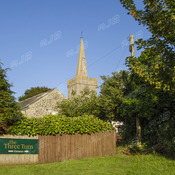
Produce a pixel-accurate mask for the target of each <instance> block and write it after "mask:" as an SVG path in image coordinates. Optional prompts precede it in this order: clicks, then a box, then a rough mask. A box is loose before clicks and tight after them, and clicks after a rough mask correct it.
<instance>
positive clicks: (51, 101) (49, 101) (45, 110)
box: [20, 88, 66, 118]
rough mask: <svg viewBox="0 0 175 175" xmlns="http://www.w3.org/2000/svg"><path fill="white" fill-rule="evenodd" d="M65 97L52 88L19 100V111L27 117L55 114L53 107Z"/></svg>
mask: <svg viewBox="0 0 175 175" xmlns="http://www.w3.org/2000/svg"><path fill="white" fill-rule="evenodd" d="M64 99H66V97H65V96H64V95H63V94H62V93H61V92H60V91H59V90H58V89H57V88H55V89H53V90H50V91H47V92H44V93H42V94H39V95H36V96H34V97H31V98H28V99H26V100H24V101H21V106H20V107H21V112H22V113H23V114H24V115H25V116H27V117H30V118H31V117H35V118H38V117H43V116H45V115H47V114H53V115H55V114H57V110H56V109H55V107H56V105H57V103H58V102H61V101H62V100H64Z"/></svg>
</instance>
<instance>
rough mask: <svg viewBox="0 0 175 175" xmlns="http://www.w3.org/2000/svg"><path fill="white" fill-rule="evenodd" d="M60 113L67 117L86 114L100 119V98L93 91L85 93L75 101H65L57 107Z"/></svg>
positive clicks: (75, 98) (74, 99)
mask: <svg viewBox="0 0 175 175" xmlns="http://www.w3.org/2000/svg"><path fill="white" fill-rule="evenodd" d="M57 108H58V112H59V114H61V115H66V116H67V117H76V116H82V115H84V114H87V115H94V116H97V117H99V113H100V106H99V100H98V96H97V95H96V94H95V93H94V92H93V91H83V92H82V94H81V95H79V96H77V97H74V98H73V99H65V100H63V101H62V102H61V103H59V104H58V106H57Z"/></svg>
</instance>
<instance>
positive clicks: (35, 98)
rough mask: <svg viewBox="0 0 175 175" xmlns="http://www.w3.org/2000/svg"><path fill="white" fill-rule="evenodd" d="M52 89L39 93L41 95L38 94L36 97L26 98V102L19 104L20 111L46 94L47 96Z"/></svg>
mask: <svg viewBox="0 0 175 175" xmlns="http://www.w3.org/2000/svg"><path fill="white" fill-rule="evenodd" d="M53 90H54V89H52V90H49V91H47V92H44V93H41V94H38V95H35V96H33V97H31V98H28V99H26V100H23V101H21V102H20V109H24V108H26V107H28V106H29V105H31V104H32V103H34V102H36V101H38V100H40V99H41V98H43V97H44V96H46V95H47V94H49V93H50V92H51V91H53Z"/></svg>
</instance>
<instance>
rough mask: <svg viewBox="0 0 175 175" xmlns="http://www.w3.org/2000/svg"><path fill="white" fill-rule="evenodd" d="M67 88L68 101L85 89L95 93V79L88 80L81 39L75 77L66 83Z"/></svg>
mask: <svg viewBox="0 0 175 175" xmlns="http://www.w3.org/2000/svg"><path fill="white" fill-rule="evenodd" d="M67 88H68V98H69V99H71V98H73V97H76V96H78V95H80V94H81V91H83V90H85V89H88V90H90V91H95V92H96V93H97V78H94V79H92V78H90V79H88V72H87V66H86V58H85V53H84V46H83V37H81V43H80V51H79V58H78V65H77V73H76V77H74V78H72V79H71V80H68V81H67Z"/></svg>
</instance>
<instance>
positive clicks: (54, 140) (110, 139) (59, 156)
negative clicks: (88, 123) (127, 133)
mask: <svg viewBox="0 0 175 175" xmlns="http://www.w3.org/2000/svg"><path fill="white" fill-rule="evenodd" d="M0 139H1V142H0V149H1V148H3V149H4V148H6V147H8V144H9V146H12V145H13V147H16V148H17V147H20V144H22V145H23V142H24V141H26V139H27V140H28V141H30V140H33V139H34V140H37V143H38V141H39V145H38V144H36V145H33V146H31V147H32V148H35V152H36V153H33V154H31V153H30V152H29V153H25V154H19V153H15V154H11V153H9V152H8V153H6V152H2V149H1V151H0V165H14V164H15V165H17V164H37V163H47V162H57V161H63V160H70V159H80V158H90V157H97V156H108V155H114V154H115V152H116V136H115V131H111V132H107V131H106V132H100V133H94V134H91V135H88V134H82V135H81V134H75V135H66V134H63V135H56V136H40V135H38V136H35V137H28V136H12V135H1V136H0ZM2 139H7V140H8V143H5V142H2ZM15 139H18V143H19V145H17V146H14V145H16V144H17V143H16V142H17V141H16V142H13V143H12V141H11V140H13V141H15ZM5 145H6V146H5ZM10 149H12V148H10ZM37 150H38V151H37ZM4 151H6V149H4ZM11 151H16V150H11ZM17 151H19V150H17ZM23 151H24V152H26V151H28V150H23ZM29 151H30V150H29Z"/></svg>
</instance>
